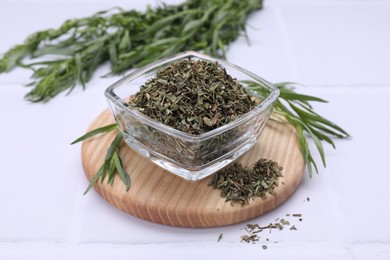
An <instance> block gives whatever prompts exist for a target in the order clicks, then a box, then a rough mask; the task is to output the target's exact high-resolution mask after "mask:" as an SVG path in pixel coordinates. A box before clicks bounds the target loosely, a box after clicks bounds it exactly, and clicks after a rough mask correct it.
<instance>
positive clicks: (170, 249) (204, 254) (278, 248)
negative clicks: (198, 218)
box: [73, 243, 353, 260]
mask: <svg viewBox="0 0 390 260" xmlns="http://www.w3.org/2000/svg"><path fill="white" fill-rule="evenodd" d="M261 246H262V244H256V245H252V244H248V245H244V244H239V245H235V244H230V243H218V244H215V243H173V244H147V245H145V244H139V245H110V246H108V245H104V244H102V245H99V247H96V246H83V247H79V248H77V251H76V256H75V257H74V258H73V259H77V260H84V259H99V260H100V259H112V258H115V259H118V260H120V259H129V258H132V259H141V260H142V259H162V260H165V259H182V258H183V257H184V258H185V259H189V260H198V259H215V258H221V259H228V260H230V259H240V258H250V259H263V258H265V259H285V258H288V259H321V260H322V259H324V260H325V259H347V260H349V259H353V258H352V254H351V252H350V251H349V250H348V249H345V248H344V247H343V246H342V245H340V244H323V243H318V244H316V243H311V244H310V245H309V246H308V244H300V243H288V244H267V247H268V248H267V249H265V250H264V249H262V247H261Z"/></svg>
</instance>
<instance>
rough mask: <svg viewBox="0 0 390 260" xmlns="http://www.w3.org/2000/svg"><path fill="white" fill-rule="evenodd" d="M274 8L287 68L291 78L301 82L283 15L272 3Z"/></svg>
mask: <svg viewBox="0 0 390 260" xmlns="http://www.w3.org/2000/svg"><path fill="white" fill-rule="evenodd" d="M274 7H275V16H276V19H277V23H278V28H279V30H280V33H281V36H282V41H283V43H284V44H283V45H284V48H285V52H286V54H287V60H288V63H289V67H290V69H291V71H292V73H293V78H294V79H297V80H298V81H301V80H302V75H301V73H300V71H299V70H298V66H297V63H296V60H295V56H294V54H293V50H292V47H291V41H290V37H289V36H288V32H287V28H286V25H285V24H286V23H285V22H284V19H283V15H282V12H281V10H280V5H279V3H277V2H276V3H275V2H274Z"/></svg>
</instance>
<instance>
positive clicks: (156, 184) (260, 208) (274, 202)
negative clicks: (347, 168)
mask: <svg viewBox="0 0 390 260" xmlns="http://www.w3.org/2000/svg"><path fill="white" fill-rule="evenodd" d="M113 122H114V118H113V116H112V115H111V113H110V111H108V110H106V111H104V112H103V113H102V114H100V115H99V116H98V117H97V118H96V119H95V120H94V121H93V122H92V123H91V125H90V126H89V129H88V131H90V130H92V129H95V128H98V127H101V126H104V125H107V124H111V123H113ZM114 136H115V133H107V134H102V135H98V136H95V137H93V138H90V139H88V140H86V141H84V142H83V145H82V162H83V166H84V171H85V174H86V176H87V178H88V179H89V180H90V179H91V178H92V177H93V176H94V174H95V173H96V172H97V171H98V169H99V167H100V166H101V164H102V162H103V160H104V157H105V154H106V151H107V148H108V146H109V145H110V143H111V141H112V140H113V138H114ZM120 151H121V158H122V160H123V165H124V167H125V168H126V170H127V172H128V173H129V175H130V178H131V182H132V183H131V188H130V190H129V191H128V192H126V188H125V185H124V184H123V182H122V181H121V180H120V179H119V178H118V177H116V179H115V181H114V184H113V185H112V186H111V185H110V184H107V183H106V181H105V182H104V183H101V182H100V181H99V183H97V184H95V186H94V188H95V190H96V191H97V192H98V193H99V194H100V195H101V196H102V197H103V198H104V199H105V200H107V201H108V202H109V203H110V204H112V205H114V206H115V207H117V208H119V209H121V210H123V211H125V212H127V213H129V214H131V215H133V216H136V217H138V218H141V219H145V220H148V221H152V222H156V223H161V224H165V225H171V226H180V227H215V226H224V225H230V224H234V223H238V222H242V221H245V220H248V219H252V218H254V217H257V216H260V215H262V214H264V213H265V212H267V211H270V210H272V209H273V208H275V207H277V206H278V205H280V204H281V203H282V202H283V201H285V200H286V199H287V198H288V197H289V196H290V195H291V194H292V193H293V192H294V191H295V190H296V188H297V187H298V185H299V183H300V182H301V179H302V175H303V172H304V162H303V158H302V155H301V152H300V149H299V145H298V140H297V137H296V134H295V131H294V129H293V128H292V127H291V126H289V125H287V124H281V123H276V122H274V121H271V120H269V121H268V124H267V126H266V127H265V129H264V131H263V133H262V135H261V137H260V140H259V141H258V142H257V143H256V144H255V145H254V147H253V148H252V149H251V150H249V151H248V152H247V153H246V154H244V155H243V156H242V157H241V158H239V159H238V161H237V162H240V163H242V164H243V165H250V164H253V163H254V162H255V161H257V160H258V159H260V158H268V159H272V160H274V161H277V162H278V163H279V165H281V166H282V167H283V168H284V169H283V175H284V176H283V177H282V179H281V182H283V183H284V184H280V185H279V186H278V187H276V189H275V191H276V193H277V195H276V196H272V195H268V196H267V198H266V199H264V200H263V199H262V198H256V199H255V200H251V201H250V203H249V204H248V205H245V206H241V205H240V204H237V203H236V204H235V205H233V206H232V205H231V203H230V202H225V200H224V199H223V198H221V197H220V191H219V190H214V189H213V188H212V187H210V186H208V185H207V184H208V181H209V179H210V177H211V176H209V177H208V178H205V179H203V180H200V181H188V180H185V179H182V178H181V177H178V176H175V175H174V174H172V173H170V172H168V171H166V170H164V169H162V168H160V167H159V166H157V165H155V164H154V163H152V162H150V161H149V160H147V159H146V158H144V157H142V156H141V155H139V154H138V153H137V152H135V151H133V150H132V149H131V148H130V147H128V146H127V145H126V144H125V143H123V144H122V146H121V148H120Z"/></svg>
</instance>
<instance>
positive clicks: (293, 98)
mask: <svg viewBox="0 0 390 260" xmlns="http://www.w3.org/2000/svg"><path fill="white" fill-rule="evenodd" d="M243 83H244V84H246V85H247V88H248V89H249V90H251V91H253V92H255V94H257V95H258V96H263V97H265V96H267V95H268V94H269V89H268V88H267V87H265V86H263V85H261V84H260V83H257V82H254V81H243ZM294 84H295V83H291V82H281V83H276V84H274V86H276V87H278V88H279V90H280V94H279V98H278V99H277V101H276V104H275V107H274V109H273V111H272V115H274V116H273V117H271V120H276V121H279V122H280V121H281V120H282V122H283V119H285V120H287V122H288V123H290V124H291V125H292V126H294V128H295V130H296V133H297V137H298V142H299V147H300V149H301V153H302V156H303V159H304V162H305V165H306V167H307V169H308V172H309V175H310V177H311V176H312V175H313V168H314V169H315V171H316V172H317V173H318V167H317V164H316V162H315V161H314V158H313V156H312V153H311V151H310V148H309V142H308V139H307V138H306V136H307V135H308V136H310V138H311V140H312V141H313V142H314V144H315V146H316V148H317V150H318V152H319V154H320V157H321V161H322V164H323V165H324V167H326V160H325V153H324V148H323V145H322V142H323V141H325V142H327V143H328V144H330V145H331V146H332V147H333V148H334V149H336V145H335V144H334V142H333V141H332V139H331V138H332V137H337V138H347V137H349V136H350V135H349V134H348V133H347V132H346V131H345V130H344V129H342V128H341V127H340V126H338V125H336V124H335V123H333V122H331V121H330V120H328V119H326V118H324V117H323V116H321V115H319V114H318V113H316V112H314V111H313V107H312V106H311V104H310V102H321V103H327V102H328V101H326V100H324V99H322V98H318V97H314V96H309V95H303V94H299V93H297V92H295V91H294V87H293V86H294ZM284 122H285V121H284Z"/></svg>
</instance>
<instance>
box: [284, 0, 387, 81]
mask: <svg viewBox="0 0 390 260" xmlns="http://www.w3.org/2000/svg"><path fill="white" fill-rule="evenodd" d="M279 6H280V10H281V12H282V16H283V20H284V22H285V25H286V27H287V31H288V36H289V41H290V42H289V43H290V44H291V48H292V51H293V55H294V58H295V62H296V66H297V68H298V70H299V72H300V75H301V81H299V82H302V83H305V84H318V85H340V84H344V85H362V84H376V85H383V84H389V83H390V75H389V73H387V68H388V67H389V66H390V34H389V33H388V32H389V31H390V16H389V15H388V14H389V12H390V2H388V1H379V2H377V1H374V2H371V1H365V2H364V1H359V2H351V1H329V2H328V1H321V2H315V1H306V2H303V3H300V2H298V3H296V2H291V1H290V2H288V1H283V2H281V3H280V5H279Z"/></svg>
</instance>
